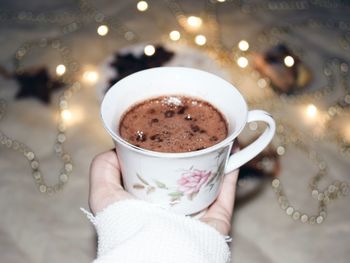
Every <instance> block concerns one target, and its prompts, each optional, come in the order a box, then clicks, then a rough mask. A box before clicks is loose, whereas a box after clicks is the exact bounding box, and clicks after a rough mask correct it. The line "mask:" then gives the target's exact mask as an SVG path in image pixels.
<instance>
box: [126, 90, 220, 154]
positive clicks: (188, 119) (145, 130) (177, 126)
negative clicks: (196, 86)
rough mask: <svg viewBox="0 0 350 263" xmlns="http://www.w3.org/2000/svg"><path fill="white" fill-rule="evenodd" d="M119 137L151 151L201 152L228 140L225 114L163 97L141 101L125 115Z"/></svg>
mask: <svg viewBox="0 0 350 263" xmlns="http://www.w3.org/2000/svg"><path fill="white" fill-rule="evenodd" d="M119 134H120V136H121V137H122V138H123V139H124V140H126V141H127V142H129V143H131V144H133V145H135V146H137V147H141V148H144V149H147V150H151V151H156V152H167V153H180V152H191V151H198V150H202V149H205V148H208V147H210V146H213V145H214V144H217V143H219V142H220V141H222V140H224V139H225V138H226V137H227V123H226V120H225V118H224V117H223V115H222V114H221V113H220V112H219V111H218V110H217V109H216V108H215V107H214V106H212V105H211V104H210V103H208V102H206V101H203V100H200V99H196V98H191V97H187V96H161V97H157V98H152V99H149V100H145V101H143V102H140V103H138V104H136V105H134V106H133V107H131V108H130V109H129V110H127V111H126V113H124V115H123V117H122V119H121V122H120V124H119Z"/></svg>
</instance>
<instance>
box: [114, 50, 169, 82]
mask: <svg viewBox="0 0 350 263" xmlns="http://www.w3.org/2000/svg"><path fill="white" fill-rule="evenodd" d="M173 56H174V53H173V52H171V51H168V50H166V49H165V48H164V47H162V46H159V45H158V46H156V50H155V53H154V54H153V55H152V56H147V55H145V54H142V55H141V56H135V55H134V54H132V53H127V54H119V53H117V54H115V56H114V60H113V61H112V63H111V64H110V66H111V67H112V68H113V69H114V70H115V71H116V72H117V76H116V78H113V79H111V80H110V86H112V85H113V84H115V83H116V82H118V81H119V80H121V79H122V78H124V77H126V76H128V75H130V74H132V73H135V72H137V71H140V70H144V69H148V68H154V67H160V66H162V65H164V63H166V62H168V61H169V60H170V59H171V58H172V57H173Z"/></svg>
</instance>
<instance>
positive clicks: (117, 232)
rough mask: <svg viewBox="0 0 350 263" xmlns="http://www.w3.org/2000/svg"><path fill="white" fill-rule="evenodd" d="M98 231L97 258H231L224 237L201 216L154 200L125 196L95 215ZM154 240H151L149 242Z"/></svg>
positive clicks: (222, 260)
mask: <svg viewBox="0 0 350 263" xmlns="http://www.w3.org/2000/svg"><path fill="white" fill-rule="evenodd" d="M92 221H93V223H94V225H95V227H96V231H97V234H98V259H97V260H96V262H113V261H112V260H111V259H113V258H114V259H116V258H119V259H124V261H123V262H193V263H194V262H201V263H205V262H208V263H209V262H215V263H225V262H227V261H228V260H229V258H230V252H229V248H228V246H227V244H226V242H225V237H224V236H222V235H221V234H220V233H219V232H217V231H216V230H215V229H214V228H212V227H210V226H208V225H206V224H204V223H202V222H201V221H199V220H196V219H193V218H190V217H186V216H182V215H177V214H174V213H172V212H169V211H167V210H164V209H162V208H159V207H158V206H156V205H154V204H150V203H147V202H145V201H140V200H125V201H120V202H116V203H114V204H111V205H109V206H108V207H107V208H106V209H104V210H103V211H101V212H99V213H97V215H96V216H95V217H94V218H93V219H92ZM150 241H151V242H150Z"/></svg>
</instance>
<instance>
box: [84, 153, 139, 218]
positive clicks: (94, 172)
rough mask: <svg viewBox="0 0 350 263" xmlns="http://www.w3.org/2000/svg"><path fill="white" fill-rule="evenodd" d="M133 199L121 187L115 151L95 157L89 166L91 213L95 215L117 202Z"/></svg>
mask: <svg viewBox="0 0 350 263" xmlns="http://www.w3.org/2000/svg"><path fill="white" fill-rule="evenodd" d="M134 198H135V197H134V196H133V195H131V194H129V193H128V192H126V191H125V190H124V188H123V187H122V182H121V173H120V166H119V161H118V158H117V154H116V153H115V151H113V150H111V151H108V152H104V153H101V154H99V155H97V156H96V157H95V158H94V159H93V161H92V163H91V166H90V194H89V204H90V210H91V212H92V213H94V214H96V213H98V212H100V211H102V210H103V209H104V208H106V207H107V206H108V205H110V204H113V203H115V202H117V201H122V200H126V199H134Z"/></svg>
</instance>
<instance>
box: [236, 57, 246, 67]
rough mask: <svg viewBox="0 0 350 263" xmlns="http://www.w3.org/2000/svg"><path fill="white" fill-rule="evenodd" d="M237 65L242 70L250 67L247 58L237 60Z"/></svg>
mask: <svg viewBox="0 0 350 263" xmlns="http://www.w3.org/2000/svg"><path fill="white" fill-rule="evenodd" d="M237 64H238V66H240V67H241V68H245V67H247V66H248V59H247V58H245V57H239V58H238V59H237Z"/></svg>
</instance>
